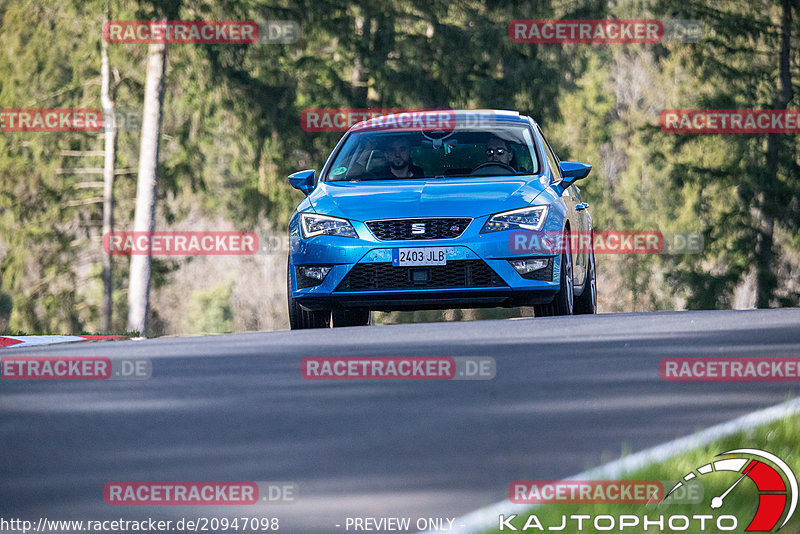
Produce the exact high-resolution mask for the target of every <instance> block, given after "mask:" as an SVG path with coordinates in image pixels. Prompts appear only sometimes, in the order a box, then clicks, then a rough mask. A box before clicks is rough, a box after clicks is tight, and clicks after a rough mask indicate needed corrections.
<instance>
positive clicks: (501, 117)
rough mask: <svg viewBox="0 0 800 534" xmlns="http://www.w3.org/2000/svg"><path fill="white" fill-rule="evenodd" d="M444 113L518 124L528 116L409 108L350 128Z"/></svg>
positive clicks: (458, 117)
mask: <svg viewBox="0 0 800 534" xmlns="http://www.w3.org/2000/svg"><path fill="white" fill-rule="evenodd" d="M443 113H446V114H448V115H450V114H452V115H454V116H455V118H456V121H465V122H474V123H480V122H482V121H486V119H488V118H492V119H493V120H494V121H496V122H500V123H519V124H527V122H528V120H529V118H528V117H526V116H525V115H520V114H519V112H518V111H508V110H502V109H427V110H414V109H409V110H408V111H407V112H402V113H388V114H386V115H381V116H378V117H373V118H371V119H368V120H366V121H361V122H359V123H356V124H354V125H353V126H352V128H350V129H351V130H371V129H380V128H382V127H383V126H384V125H385V124H386V123H387V120H391V119H392V118H396V119H398V120H400V119H402V118H404V117H406V118H407V117H408V115H412V116H413V117H428V116H436V115H441V114H443Z"/></svg>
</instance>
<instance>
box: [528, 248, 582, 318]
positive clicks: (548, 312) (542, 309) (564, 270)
mask: <svg viewBox="0 0 800 534" xmlns="http://www.w3.org/2000/svg"><path fill="white" fill-rule="evenodd" d="M564 242H565V247H564V250H563V251H562V252H561V276H560V277H559V282H560V286H561V289H560V290H559V292H558V293H556V296H555V297H553V302H551V303H549V304H537V305H536V306H534V307H533V310H534V315H536V317H548V316H552V315H572V313H573V301H574V288H573V287H572V282H573V279H572V253H571V251H570V244H569V234H568V233H567V234H566V235H565V239H564Z"/></svg>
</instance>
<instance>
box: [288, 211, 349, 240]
mask: <svg viewBox="0 0 800 534" xmlns="http://www.w3.org/2000/svg"><path fill="white" fill-rule="evenodd" d="M300 226H301V227H302V228H303V237H305V238H306V239H308V238H309V237H314V236H318V235H338V236H341V237H358V234H357V233H356V230H355V228H353V225H352V224H350V221H348V220H347V219H340V218H338V217H329V216H327V215H317V214H316V213H302V214H300Z"/></svg>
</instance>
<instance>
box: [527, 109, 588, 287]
mask: <svg viewBox="0 0 800 534" xmlns="http://www.w3.org/2000/svg"><path fill="white" fill-rule="evenodd" d="M537 128H538V132H539V136H540V137H541V138H542V140H543V141H544V152H545V157H546V158H547V162H548V164H549V166H550V168H551V169H553V170H552V172H553V180H554V182H559V181H561V179H562V178H563V177H562V176H561V167H560V163H561V161H560V160H559V159H558V156H556V153H555V152H554V151H553V149H552V148H551V147H550V143H549V142H548V141H547V138H546V137H545V136H544V133H543V132H542V129H541V128H539V127H538V124H537ZM561 198H563V199H564V203H565V204H566V206H567V219H568V220H569V223H570V231H571V232H572V235H573V239H572V240H571V243H570V244H571V245H572V244H573V243H574V244H575V245H577V244H578V242H579V241H578V239H580V238H582V236H584V235H585V232H586V231H587V230H588V224H587V220H586V214H587V212H586V209H585V206H584V204H583V201H582V200H581V194H580V190H579V189H578V187H577V186H576V185H574V184H573V185H571V186H569V187H568V188H566V189H565V190H564V192H563V193H562V195H561ZM576 235H577V236H578V239H575V238H574V236H576ZM571 248H572V259H573V261H572V265H573V267H572V276H573V280H574V285H576V286H579V287H580V286H583V284H584V282H585V279H586V272H587V269H588V265H589V255H588V254H587V252H588V251H587V250H585V247H582V246H572V247H571ZM576 249H577V250H576Z"/></svg>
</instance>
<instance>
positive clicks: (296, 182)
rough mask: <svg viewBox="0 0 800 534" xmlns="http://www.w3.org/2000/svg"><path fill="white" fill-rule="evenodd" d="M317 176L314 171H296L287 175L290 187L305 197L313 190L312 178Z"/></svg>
mask: <svg viewBox="0 0 800 534" xmlns="http://www.w3.org/2000/svg"><path fill="white" fill-rule="evenodd" d="M316 174H317V171H316V170H315V169H309V170H306V171H298V172H296V173H294V174H290V175H289V183H290V184H292V187H294V188H295V189H299V190H300V191H302V192H303V194H304V195H305V196H308V195H309V194H310V193H311V191H313V190H314V176H315V175H316Z"/></svg>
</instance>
